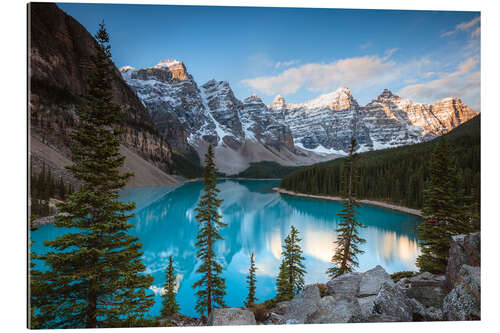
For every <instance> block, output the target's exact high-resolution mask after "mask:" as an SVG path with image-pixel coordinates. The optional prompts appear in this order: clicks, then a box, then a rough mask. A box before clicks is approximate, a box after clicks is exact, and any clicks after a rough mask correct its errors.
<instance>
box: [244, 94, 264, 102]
mask: <svg viewBox="0 0 500 333" xmlns="http://www.w3.org/2000/svg"><path fill="white" fill-rule="evenodd" d="M243 102H244V103H262V100H261V99H260V97H259V96H257V94H252V95H250V96H248V97H247V98H245V99H244V100H243Z"/></svg>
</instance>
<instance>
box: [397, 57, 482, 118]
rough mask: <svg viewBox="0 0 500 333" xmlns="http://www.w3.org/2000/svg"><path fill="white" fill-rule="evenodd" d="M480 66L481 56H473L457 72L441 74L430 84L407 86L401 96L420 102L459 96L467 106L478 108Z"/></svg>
mask: <svg viewBox="0 0 500 333" xmlns="http://www.w3.org/2000/svg"><path fill="white" fill-rule="evenodd" d="M478 64H479V56H473V57H471V58H468V59H466V60H465V61H463V62H462V63H460V64H459V65H458V66H457V69H456V71H454V72H451V73H440V74H439V76H438V78H436V79H434V80H431V81H429V82H425V83H418V84H414V85H409V86H406V87H404V88H402V89H401V90H400V91H399V94H400V95H402V96H405V97H409V98H411V99H413V100H415V101H418V102H432V101H435V100H439V99H443V98H446V97H449V96H457V97H459V98H460V99H462V100H464V102H465V103H467V104H471V105H475V106H478V105H479V103H480V101H479V98H480V89H481V73H480V72H479V71H478V70H476V68H477V65H478ZM476 109H479V108H476Z"/></svg>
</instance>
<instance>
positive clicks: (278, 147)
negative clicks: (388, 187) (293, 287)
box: [120, 59, 477, 174]
mask: <svg viewBox="0 0 500 333" xmlns="http://www.w3.org/2000/svg"><path fill="white" fill-rule="evenodd" d="M120 71H121V73H122V76H123V77H124V79H125V80H126V82H127V83H128V84H129V85H130V86H131V87H132V88H133V89H134V90H135V91H136V92H137V95H138V96H139V98H140V99H141V100H142V102H143V103H144V105H145V106H146V108H147V109H148V110H149V112H150V113H151V116H152V118H153V121H154V123H155V125H156V126H157V128H158V129H159V131H160V133H161V134H162V135H163V136H164V137H165V138H166V139H167V140H168V141H169V142H170V143H171V144H172V145H173V146H174V147H175V148H177V149H179V150H182V151H189V149H190V148H191V147H192V148H193V149H194V150H195V151H196V152H197V153H198V155H199V157H200V158H201V159H203V154H204V152H205V150H206V147H207V146H208V144H212V145H214V146H215V147H216V149H215V152H216V160H217V166H218V167H219V169H220V170H221V171H223V172H226V173H228V174H234V173H237V172H240V171H242V170H243V169H245V168H247V167H248V166H249V163H252V162H259V161H274V162H278V163H280V164H282V165H289V166H290V165H307V164H312V163H314V162H318V161H324V160H328V159H332V158H335V157H338V156H340V155H345V153H346V152H347V148H348V145H349V142H350V138H351V136H355V137H356V139H357V141H358V144H359V147H358V151H360V152H362V151H369V150H377V149H383V148H390V147H397V146H404V145H410V144H415V143H419V142H423V141H428V140H430V139H432V138H435V137H436V136H439V135H441V134H444V133H447V132H449V131H450V130H452V129H453V128H455V127H456V126H458V125H460V124H462V123H464V122H466V121H467V120H469V119H471V118H473V117H474V116H475V115H477V112H475V111H473V110H471V109H470V108H469V107H468V106H467V105H465V104H464V103H463V102H462V101H460V99H458V98H446V99H444V100H442V101H440V102H436V103H433V104H422V103H415V102H412V101H410V100H408V99H406V98H402V97H399V96H396V95H394V94H392V93H391V92H390V91H389V90H387V89H386V90H384V91H383V92H382V93H381V95H380V96H378V97H377V98H376V99H374V100H373V101H371V102H370V103H368V104H367V105H365V106H360V105H359V104H358V102H357V101H356V99H355V98H354V97H353V95H352V94H351V92H350V91H349V89H348V88H346V87H341V88H339V89H338V90H336V91H334V92H331V93H329V94H325V95H322V96H319V97H318V98H315V99H313V100H310V101H308V102H305V103H302V104H289V103H286V101H285V99H284V98H283V97H282V96H277V97H276V98H275V99H274V100H273V102H272V103H271V104H270V105H267V106H266V105H265V104H264V103H263V102H262V100H261V99H260V98H259V97H258V96H257V95H252V96H250V97H248V98H246V99H244V100H242V101H241V100H239V99H237V98H236V97H235V95H234V93H233V91H232V89H231V87H230V85H229V83H228V82H225V81H216V80H210V81H208V82H207V83H205V84H203V85H201V86H198V84H197V83H196V81H195V80H194V78H193V76H192V75H191V74H189V73H188V71H187V69H186V66H185V65H184V63H182V62H181V61H179V60H175V59H167V60H163V61H160V62H159V63H158V64H156V65H155V66H153V67H150V68H146V69H135V68H133V67H131V66H125V67H123V68H121V69H120Z"/></svg>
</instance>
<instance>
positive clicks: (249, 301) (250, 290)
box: [245, 253, 257, 308]
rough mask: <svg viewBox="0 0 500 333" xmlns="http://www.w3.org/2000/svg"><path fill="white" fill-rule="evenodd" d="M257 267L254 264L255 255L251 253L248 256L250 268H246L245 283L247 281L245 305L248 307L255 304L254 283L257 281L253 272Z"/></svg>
mask: <svg viewBox="0 0 500 333" xmlns="http://www.w3.org/2000/svg"><path fill="white" fill-rule="evenodd" d="M256 271H257V267H256V266H255V255H254V254H253V253H252V255H251V256H250V268H249V269H248V276H247V283H248V296H247V298H246V300H245V306H246V307H247V308H250V307H252V306H254V305H255V302H257V298H256V297H255V287H256V286H255V284H256V282H257V280H256V278H255V272H256Z"/></svg>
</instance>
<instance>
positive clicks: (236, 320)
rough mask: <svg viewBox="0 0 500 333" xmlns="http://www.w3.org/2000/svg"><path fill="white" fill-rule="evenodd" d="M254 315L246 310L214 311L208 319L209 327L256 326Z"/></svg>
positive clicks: (226, 309) (228, 309) (227, 309)
mask: <svg viewBox="0 0 500 333" xmlns="http://www.w3.org/2000/svg"><path fill="white" fill-rule="evenodd" d="M256 324H257V322H256V321H255V316H254V314H253V313H252V312H251V311H249V310H246V309H240V308H224V309H217V308H216V309H213V310H212V313H211V314H210V316H209V317H208V325H209V326H233V325H256Z"/></svg>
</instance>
